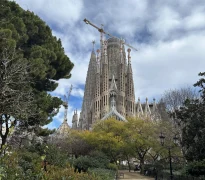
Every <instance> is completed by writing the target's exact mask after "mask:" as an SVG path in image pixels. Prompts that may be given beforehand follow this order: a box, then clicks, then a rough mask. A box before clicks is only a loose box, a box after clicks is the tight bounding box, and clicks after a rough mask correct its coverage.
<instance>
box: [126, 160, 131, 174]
mask: <svg viewBox="0 0 205 180" xmlns="http://www.w3.org/2000/svg"><path fill="white" fill-rule="evenodd" d="M126 158H127V163H128V167H129V172H130V171H131V166H130V160H129V157H128V156H126Z"/></svg>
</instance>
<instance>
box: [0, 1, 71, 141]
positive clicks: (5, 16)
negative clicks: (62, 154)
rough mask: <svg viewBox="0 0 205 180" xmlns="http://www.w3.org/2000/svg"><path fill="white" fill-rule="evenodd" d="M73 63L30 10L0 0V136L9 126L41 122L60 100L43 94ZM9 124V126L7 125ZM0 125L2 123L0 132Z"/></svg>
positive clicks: (60, 102)
mask: <svg viewBox="0 0 205 180" xmlns="http://www.w3.org/2000/svg"><path fill="white" fill-rule="evenodd" d="M72 68H73V63H72V62H71V61H70V60H69V58H68V57H67V56H66V55H65V52H64V49H63V47H62V44H61V41H60V39H57V38H56V37H54V36H52V32H51V29H50V28H49V27H48V26H47V25H46V24H45V22H43V21H42V20H41V19H40V18H39V17H38V16H36V15H35V14H34V13H33V12H30V11H25V10H23V9H22V8H21V7H19V6H18V5H17V4H16V3H15V2H11V1H6V0H3V1H0V109H1V113H0V136H1V138H2V139H3V143H2V145H3V144H5V141H6V138H7V136H8V133H9V128H12V127H13V126H15V125H16V124H17V122H18V121H19V124H20V125H21V126H24V127H28V126H35V125H41V126H43V125H45V124H48V123H49V122H51V121H52V117H53V116H54V115H55V114H56V113H57V112H58V111H55V112H54V109H58V108H59V106H60V104H62V101H61V100H60V99H59V98H57V97H52V96H51V95H49V94H47V92H48V91H50V92H51V91H53V90H55V89H56V87H57V85H58V84H57V83H56V80H59V79H60V78H70V77H71V74H70V72H71V70H72ZM9 124H10V125H11V126H9ZM3 125H4V126H5V127H6V133H5V135H4V134H2V127H3Z"/></svg>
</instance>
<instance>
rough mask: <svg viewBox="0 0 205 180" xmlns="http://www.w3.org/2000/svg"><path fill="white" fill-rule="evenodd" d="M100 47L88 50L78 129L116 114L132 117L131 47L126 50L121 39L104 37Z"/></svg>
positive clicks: (133, 99) (123, 118)
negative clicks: (87, 65)
mask: <svg viewBox="0 0 205 180" xmlns="http://www.w3.org/2000/svg"><path fill="white" fill-rule="evenodd" d="M100 44H101V47H100V50H97V53H95V51H94V49H93V51H92V53H91V57H90V62H89V67H88V72H87V77H86V84H85V91H84V99H83V103H82V110H81V113H80V118H79V124H78V128H79V129H90V128H91V125H92V124H93V123H94V122H95V121H96V120H99V119H105V118H106V117H108V116H109V115H110V116H113V115H114V116H116V119H118V120H122V121H126V119H125V117H127V116H135V109H136V108H135V94H134V82H133V74H132V65H131V56H130V52H131V49H128V53H127V54H128V56H127V59H126V52H125V48H124V45H123V41H122V40H120V39H117V38H110V39H108V40H107V41H106V40H104V39H103V35H102V33H101V43H100Z"/></svg>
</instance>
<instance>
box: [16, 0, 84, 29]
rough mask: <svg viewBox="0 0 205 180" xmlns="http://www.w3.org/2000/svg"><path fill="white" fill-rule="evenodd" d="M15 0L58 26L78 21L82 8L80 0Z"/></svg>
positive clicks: (71, 24) (61, 26) (70, 24)
mask: <svg viewBox="0 0 205 180" xmlns="http://www.w3.org/2000/svg"><path fill="white" fill-rule="evenodd" d="M16 2H18V3H19V4H21V5H22V8H24V9H29V10H31V11H34V12H35V13H36V14H38V15H39V16H41V17H42V18H43V20H46V21H48V22H50V23H51V22H52V24H55V25H56V26H59V28H63V27H65V26H66V25H69V26H73V25H74V24H75V23H76V22H77V21H79V18H80V14H81V13H82V8H83V1H82V0H78V1H75V0H69V1H67V0H60V1H57V0H49V1H46V0H35V1H32V0H16Z"/></svg>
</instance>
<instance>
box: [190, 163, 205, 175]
mask: <svg viewBox="0 0 205 180" xmlns="http://www.w3.org/2000/svg"><path fill="white" fill-rule="evenodd" d="M186 169H187V173H188V174H190V175H192V176H196V177H198V176H201V175H205V160H203V161H196V162H192V163H190V164H189V165H188V166H187V168H186Z"/></svg>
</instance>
